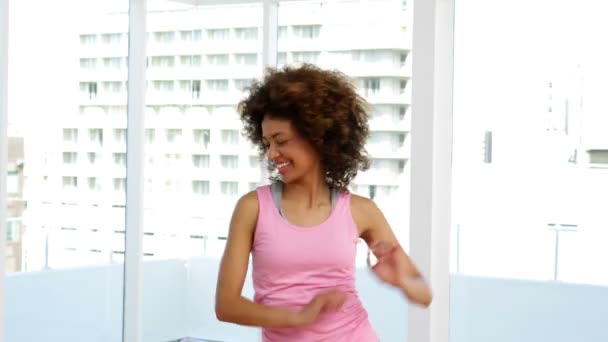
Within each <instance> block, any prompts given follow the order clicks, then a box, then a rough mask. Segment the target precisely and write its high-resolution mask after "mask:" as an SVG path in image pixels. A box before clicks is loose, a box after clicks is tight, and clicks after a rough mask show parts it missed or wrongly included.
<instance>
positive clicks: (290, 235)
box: [252, 185, 378, 342]
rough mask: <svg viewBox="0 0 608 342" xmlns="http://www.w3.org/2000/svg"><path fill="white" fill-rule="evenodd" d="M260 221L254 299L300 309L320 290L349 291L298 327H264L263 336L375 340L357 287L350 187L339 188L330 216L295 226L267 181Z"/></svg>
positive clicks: (280, 341) (278, 341) (274, 340)
mask: <svg viewBox="0 0 608 342" xmlns="http://www.w3.org/2000/svg"><path fill="white" fill-rule="evenodd" d="M257 194H258V202H259V214H258V222H257V226H256V230H255V236H254V242H253V250H252V256H253V273H252V274H253V286H254V289H255V296H254V301H255V302H256V303H259V304H263V305H267V306H273V307H284V308H290V309H295V310H297V309H299V308H302V307H303V306H305V305H306V304H308V303H309V302H310V300H311V299H312V298H313V297H314V296H315V294H317V293H318V292H320V291H323V290H327V289H331V288H339V289H340V290H342V291H343V292H345V293H346V295H347V298H348V299H347V300H346V302H345V304H344V305H343V306H342V308H341V309H339V310H338V311H335V312H330V313H326V314H324V315H323V316H322V317H321V318H320V319H319V320H318V321H317V322H315V323H313V324H311V325H309V326H306V327H302V328H272V329H270V328H263V329H262V336H263V341H264V342H321V341H324V342H330V341H331V342H377V341H378V337H377V335H376V333H375V332H374V330H373V329H372V327H371V325H370V323H369V320H368V317H367V312H366V311H365V309H364V308H363V305H362V304H361V301H360V300H359V297H358V295H357V291H356V289H355V256H356V251H357V240H358V235H359V234H358V232H357V227H356V225H355V222H354V221H353V218H352V214H351V211H350V193H348V192H341V193H340V194H339V197H338V200H337V201H336V205H335V207H334V209H333V210H332V212H331V214H330V216H329V218H327V219H326V220H325V221H324V222H323V223H321V224H319V225H317V226H314V227H298V226H296V225H293V224H291V223H289V222H288V221H287V220H286V219H285V218H283V217H282V216H281V215H280V213H279V211H278V209H277V207H276V205H275V203H274V201H273V199H272V193H271V189H270V186H269V185H266V186H262V187H259V188H258V190H257Z"/></svg>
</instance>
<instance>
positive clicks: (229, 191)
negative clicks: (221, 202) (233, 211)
mask: <svg viewBox="0 0 608 342" xmlns="http://www.w3.org/2000/svg"><path fill="white" fill-rule="evenodd" d="M220 188H221V191H222V195H228V196H235V195H237V194H238V193H239V183H238V182H220Z"/></svg>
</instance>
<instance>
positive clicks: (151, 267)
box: [5, 258, 608, 342]
mask: <svg viewBox="0 0 608 342" xmlns="http://www.w3.org/2000/svg"><path fill="white" fill-rule="evenodd" d="M217 273H218V260H217V259H216V258H196V259H189V260H183V261H179V260H162V261H149V262H144V264H143V283H144V286H143V293H142V298H143V306H144V308H143V309H144V312H143V340H144V341H149V342H161V341H172V340H177V339H180V338H185V337H193V338H200V339H208V340H213V341H234V342H248V341H252V342H253V341H259V331H258V329H255V328H248V327H240V326H236V325H232V324H226V323H221V322H218V321H217V320H216V318H215V313H214V295H215V283H216V276H217ZM122 277H123V271H122V265H109V266H100V267H88V268H74V269H69V270H59V271H43V272H33V273H11V274H8V276H7V284H6V286H7V294H8V295H7V296H6V332H5V334H6V335H5V336H6V341H9V342H19V341H63V342H71V341H83V340H86V341H87V342H111V341H120V340H121V329H122V307H121V306H122ZM450 280H451V288H450V289H451V295H450V296H451V298H450V301H451V312H450V315H451V316H450V317H451V326H452V329H451V331H450V342H487V341H518V342H538V341H552V342H553V341H559V342H566V341H568V342H570V341H585V342H600V341H607V340H608V330H607V329H606V328H605V317H607V316H608V287H600V286H587V285H574V284H563V283H555V282H541V281H522V280H506V279H488V278H481V277H471V276H463V275H452V276H451V279H450ZM357 287H358V290H359V292H360V296H361V298H362V301H363V302H364V305H365V306H366V308H367V310H368V312H369V315H370V320H371V322H372V324H373V325H374V327H375V329H376V330H377V332H378V333H379V335H380V339H381V340H382V341H405V340H406V336H407V328H406V327H405V325H406V322H407V304H406V302H405V300H404V299H403V298H402V296H401V295H400V294H399V293H397V292H395V291H393V290H390V289H388V288H386V287H384V286H382V285H379V284H378V283H377V281H376V280H375V279H374V278H373V277H372V275H371V274H370V272H369V271H368V270H367V269H365V268H359V269H358V270H357ZM244 294H245V295H246V296H247V297H251V296H252V294H253V289H252V283H251V279H250V278H248V279H247V281H246V283H245V288H244ZM33 308H36V309H35V310H34V309H33ZM581 317H586V319H580V318H581ZM589 318H590V319H589ZM32 327H35V329H33V328H32Z"/></svg>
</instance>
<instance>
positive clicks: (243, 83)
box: [234, 80, 253, 91]
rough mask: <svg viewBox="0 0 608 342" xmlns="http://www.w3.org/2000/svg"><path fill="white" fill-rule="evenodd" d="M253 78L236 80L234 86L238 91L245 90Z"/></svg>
mask: <svg viewBox="0 0 608 342" xmlns="http://www.w3.org/2000/svg"><path fill="white" fill-rule="evenodd" d="M252 81H253V80H234V88H235V89H236V90H238V91H245V90H246V89H247V87H249V86H250V85H251V83H252Z"/></svg>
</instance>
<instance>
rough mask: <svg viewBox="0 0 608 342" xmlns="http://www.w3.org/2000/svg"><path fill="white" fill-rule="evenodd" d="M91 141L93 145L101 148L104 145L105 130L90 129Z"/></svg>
mask: <svg viewBox="0 0 608 342" xmlns="http://www.w3.org/2000/svg"><path fill="white" fill-rule="evenodd" d="M89 141H90V142H91V144H93V145H97V146H101V145H102V144H103V130H102V129H101V128H90V129H89Z"/></svg>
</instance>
